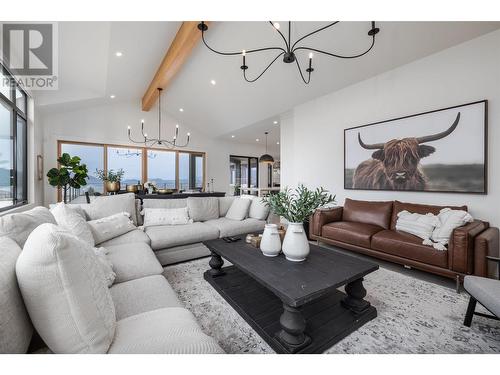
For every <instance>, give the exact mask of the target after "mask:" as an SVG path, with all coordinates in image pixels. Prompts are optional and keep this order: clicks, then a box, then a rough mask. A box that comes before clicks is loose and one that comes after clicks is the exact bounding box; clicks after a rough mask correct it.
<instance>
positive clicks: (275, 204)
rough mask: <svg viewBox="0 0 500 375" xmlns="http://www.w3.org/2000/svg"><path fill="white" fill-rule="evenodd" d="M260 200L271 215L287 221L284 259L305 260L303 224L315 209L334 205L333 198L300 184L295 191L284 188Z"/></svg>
mask: <svg viewBox="0 0 500 375" xmlns="http://www.w3.org/2000/svg"><path fill="white" fill-rule="evenodd" d="M262 200H263V201H264V202H265V203H266V204H267V205H268V206H269V207H270V209H271V212H272V213H274V214H275V215H278V216H280V217H283V218H285V219H286V220H287V221H288V228H287V231H286V235H285V239H284V241H283V247H282V250H283V253H284V254H285V256H286V259H288V260H290V261H294V262H301V261H303V260H305V259H306V258H307V256H308V255H309V241H308V240H307V236H306V234H305V232H304V222H306V221H308V220H309V217H310V216H311V215H312V214H313V213H314V211H315V210H316V209H318V208H320V207H323V206H326V205H327V204H331V203H335V196H332V195H331V194H329V193H328V191H327V190H325V189H324V188H323V187H320V188H317V189H315V190H309V189H308V188H306V187H305V186H304V185H302V184H301V185H299V186H298V187H297V188H296V189H295V190H291V189H289V188H286V189H285V190H282V191H280V192H278V193H276V194H271V195H268V196H267V197H264V198H262Z"/></svg>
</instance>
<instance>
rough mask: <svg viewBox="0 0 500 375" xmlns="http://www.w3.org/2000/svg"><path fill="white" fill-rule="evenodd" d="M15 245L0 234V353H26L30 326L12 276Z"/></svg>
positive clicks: (31, 327)
mask: <svg viewBox="0 0 500 375" xmlns="http://www.w3.org/2000/svg"><path fill="white" fill-rule="evenodd" d="M19 254H21V248H20V247H19V245H18V244H17V243H16V242H15V241H14V240H12V239H10V238H9V237H0V309H1V311H0V353H4V354H7V353H10V354H16V353H26V352H27V350H28V346H29V344H30V341H31V336H32V334H33V326H32V325H31V321H30V319H29V317H28V313H27V312H26V308H25V307H24V302H23V298H22V297H21V292H20V291H19V286H18V285H17V278H16V261H17V257H18V256H19Z"/></svg>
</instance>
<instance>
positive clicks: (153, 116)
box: [43, 101, 266, 205]
mask: <svg viewBox="0 0 500 375" xmlns="http://www.w3.org/2000/svg"><path fill="white" fill-rule="evenodd" d="M141 119H144V120H145V123H146V126H145V132H147V133H148V134H150V135H155V134H157V131H158V130H157V126H158V110H157V109H155V108H153V109H152V110H151V111H149V112H142V111H141V108H140V101H135V102H113V103H110V104H109V105H102V106H93V107H90V108H85V109H78V110H72V111H67V112H49V111H46V113H44V114H43V124H44V139H43V144H44V147H43V148H44V158H45V168H44V170H45V173H46V172H47V171H48V170H49V169H50V168H53V167H55V166H56V164H57V162H56V159H57V141H58V140H71V141H79V142H95V143H112V144H123V145H127V144H130V142H129V141H128V137H127V125H130V126H131V127H132V135H134V134H135V135H136V136H135V138H136V139H137V136H138V134H139V133H140V120H141ZM177 122H179V124H180V125H181V135H182V136H184V135H185V133H186V132H188V131H190V132H191V142H190V145H189V147H188V148H187V149H188V150H190V151H204V152H206V157H207V176H206V177H207V181H209V180H210V179H211V178H213V179H214V187H215V190H217V191H225V192H228V193H229V192H230V189H229V155H231V154H236V155H248V156H260V155H261V154H263V153H264V146H263V145H260V144H259V145H249V144H241V143H237V142H231V141H222V140H220V139H216V138H214V137H211V136H210V135H207V134H204V133H203V132H200V131H199V130H196V129H188V128H187V127H186V126H183V125H182V122H180V121H177V120H176V119H174V118H173V117H172V116H170V115H168V114H167V113H162V123H163V126H162V132H163V133H162V134H170V133H168V132H171V133H172V135H173V129H174V127H175V124H176V123H177ZM262 171H263V168H261V173H260V175H261V178H265V176H266V175H265V173H263V172H262ZM261 181H262V182H261V183H266V182H265V181H264V180H261ZM44 195H45V199H44V202H45V204H46V205H47V204H49V203H52V202H55V200H56V190H55V189H54V188H53V187H51V186H50V185H49V184H48V183H47V182H45V194H44Z"/></svg>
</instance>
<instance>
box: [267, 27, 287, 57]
mask: <svg viewBox="0 0 500 375" xmlns="http://www.w3.org/2000/svg"><path fill="white" fill-rule="evenodd" d="M269 23H270V24H271V26H272V27H273V29H274V30H276V31H277V32H278V34H280V35H281V37H282V38H283V41H284V42H285V45H286V49H287V51H290V45H289V44H288V42H287V41H286V38H285V36H284V35H283V33H282V32H281V31H280V30H279V29H277V28H276V27H274V23H273V21H269ZM285 52H286V51H285Z"/></svg>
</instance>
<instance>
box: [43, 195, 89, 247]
mask: <svg viewBox="0 0 500 375" xmlns="http://www.w3.org/2000/svg"><path fill="white" fill-rule="evenodd" d="M78 210H81V208H80V207H78V208H73V207H71V206H69V205H67V204H64V203H63V202H61V203H57V204H55V205H53V207H52V208H51V209H50V212H51V213H52V215H54V217H55V219H56V221H57V225H59V226H60V227H62V228H64V229H66V230H67V231H68V232H70V233H72V234H74V235H75V236H77V237H78V238H79V239H81V240H82V241H85V242H87V243H88V244H89V245H90V246H94V245H95V240H94V236H93V235H92V232H91V230H90V228H89V225H88V224H87V221H86V220H85V216H82V215H81V213H79V211H78Z"/></svg>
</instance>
